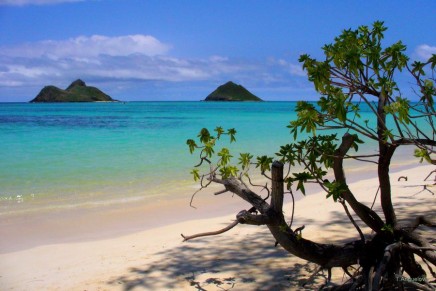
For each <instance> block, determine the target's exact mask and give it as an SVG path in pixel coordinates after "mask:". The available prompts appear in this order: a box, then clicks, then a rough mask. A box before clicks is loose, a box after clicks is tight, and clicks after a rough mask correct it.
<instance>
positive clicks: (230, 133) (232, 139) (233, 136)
mask: <svg viewBox="0 0 436 291" xmlns="http://www.w3.org/2000/svg"><path fill="white" fill-rule="evenodd" d="M227 134H228V135H230V142H231V143H232V142H235V141H236V138H235V135H236V130H235V129H234V128H230V129H229V130H227Z"/></svg>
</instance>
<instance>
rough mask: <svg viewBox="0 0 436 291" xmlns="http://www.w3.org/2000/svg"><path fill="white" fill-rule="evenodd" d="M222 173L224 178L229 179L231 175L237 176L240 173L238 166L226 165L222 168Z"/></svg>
mask: <svg viewBox="0 0 436 291" xmlns="http://www.w3.org/2000/svg"><path fill="white" fill-rule="evenodd" d="M220 174H221V177H222V178H223V179H228V178H230V177H236V176H237V175H238V168H237V167H235V166H226V167H222V168H220Z"/></svg>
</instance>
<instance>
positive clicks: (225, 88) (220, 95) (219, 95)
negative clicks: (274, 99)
mask: <svg viewBox="0 0 436 291" xmlns="http://www.w3.org/2000/svg"><path fill="white" fill-rule="evenodd" d="M204 101H263V100H262V99H260V98H259V97H257V96H256V95H254V94H252V93H251V92H249V91H248V90H247V89H245V88H244V87H243V86H241V85H238V84H235V83H233V82H231V81H229V82H227V83H225V84H224V85H221V86H219V87H218V88H217V89H216V90H215V91H213V92H212V93H210V94H209V96H207V97H206V99H205V100H204Z"/></svg>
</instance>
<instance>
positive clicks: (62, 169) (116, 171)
mask: <svg viewBox="0 0 436 291" xmlns="http://www.w3.org/2000/svg"><path fill="white" fill-rule="evenodd" d="M295 104H296V103H293V102H261V103H238V102H235V103H227V102H226V103H209V102H131V103H82V104H75V103H66V104H65V103H63V104H28V103H2V104H0V141H1V142H0V153H1V157H0V211H1V210H3V211H7V210H8V209H9V208H11V207H14V205H17V204H21V205H23V204H26V202H30V201H32V202H33V204H35V203H36V202H38V201H45V202H41V203H43V204H44V203H46V201H50V203H55V204H56V203H57V204H65V205H68V204H72V203H74V202H75V201H81V202H83V201H88V200H89V201H91V200H92V201H121V200H123V199H127V200H129V199H140V198H141V197H152V196H160V197H163V196H165V195H167V196H169V195H172V196H173V195H177V193H178V192H179V191H186V189H188V190H189V189H193V187H194V186H195V184H194V183H193V181H192V178H191V176H190V174H189V172H190V169H191V168H192V166H193V165H194V164H195V163H196V162H197V159H196V158H197V156H195V155H190V154H189V152H188V148H187V146H186V143H185V142H186V140H187V139H188V138H194V137H196V135H197V134H198V132H199V131H200V129H201V128H202V127H207V128H210V129H213V128H215V127H216V126H222V127H223V128H233V127H234V128H236V130H237V131H238V134H237V143H236V144H234V145H232V148H233V149H234V150H235V151H244V152H246V151H250V152H251V153H253V154H269V155H272V154H274V153H275V152H277V150H278V148H279V146H280V145H282V144H284V143H288V142H291V141H292V137H291V135H290V134H289V130H288V129H287V128H286V125H288V124H289V121H290V120H293V119H295V117H296V116H295V112H294V107H295ZM362 118H363V119H365V113H363V116H362ZM47 199H48V200H47Z"/></svg>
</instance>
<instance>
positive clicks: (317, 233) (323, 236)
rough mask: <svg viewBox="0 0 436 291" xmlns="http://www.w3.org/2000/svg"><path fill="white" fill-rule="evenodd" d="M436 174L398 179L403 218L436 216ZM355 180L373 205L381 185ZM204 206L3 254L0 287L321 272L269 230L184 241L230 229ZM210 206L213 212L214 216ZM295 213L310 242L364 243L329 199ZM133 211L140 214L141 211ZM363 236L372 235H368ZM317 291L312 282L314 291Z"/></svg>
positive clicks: (131, 284) (307, 200)
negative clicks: (149, 224) (180, 216)
mask: <svg viewBox="0 0 436 291" xmlns="http://www.w3.org/2000/svg"><path fill="white" fill-rule="evenodd" d="M432 169H433V167H431V166H419V168H415V169H409V170H403V171H400V172H394V173H393V174H392V181H394V182H393V184H394V193H395V196H394V201H395V204H396V206H397V209H398V210H397V214H398V215H399V216H400V217H404V216H405V215H406V214H407V213H416V212H420V213H422V214H429V215H435V214H436V204H435V195H434V194H432V193H431V192H430V191H425V190H424V191H422V190H423V188H422V187H420V186H416V185H421V184H423V183H424V182H423V179H424V178H425V176H427V173H429V172H430V171H431V170H432ZM353 175H354V176H353V180H355V182H353V184H352V187H351V189H352V191H354V192H355V194H358V196H359V197H360V199H362V200H363V201H366V203H367V205H371V204H372V200H373V198H374V194H375V192H376V185H377V183H376V180H375V179H374V178H370V177H361V176H359V172H356V173H354V174H353ZM399 176H408V181H407V182H397V178H398V177H399ZM350 180H351V179H350ZM430 183H433V182H432V181H430ZM405 186H407V187H405ZM415 186H416V187H415ZM429 189H431V190H433V189H432V188H429ZM435 192H436V190H435ZM288 198H289V197H288ZM212 199H216V198H212ZM223 199H224V198H223ZM226 199H227V198H226ZM200 200H201V198H200ZM199 203H200V204H201V209H202V210H201V211H200V212H195V211H193V213H194V214H195V215H196V216H197V215H198V219H191V220H186V221H181V222H179V223H173V222H171V221H169V222H168V223H169V224H168V223H167V224H166V225H163V226H159V227H155V228H149V229H146V230H142V231H141V230H138V231H136V232H134V233H131V234H123V235H113V236H112V237H110V236H109V237H108V236H103V237H101V238H98V236H97V237H96V238H95V239H91V240H90V239H89V238H88V239H86V240H82V241H81V240H80V239H76V240H73V241H72V242H62V243H56V244H50V241H48V242H47V244H44V243H39V244H38V245H37V246H35V247H32V248H23V249H21V250H17V251H7V252H3V253H1V254H0V270H1V272H0V289H1V290H301V289H302V287H301V283H302V282H304V281H305V280H306V279H307V278H308V274H310V273H311V272H313V270H314V269H315V268H316V266H315V265H314V264H311V263H308V262H306V261H304V260H301V259H298V258H296V257H293V256H291V255H289V254H288V253H286V252H284V251H283V250H282V249H281V248H280V247H277V248H275V247H274V239H273V238H272V237H271V235H270V234H269V233H268V231H267V230H266V228H265V227H255V226H237V228H234V229H232V230H231V231H229V232H227V233H225V234H223V235H220V236H213V237H207V238H201V239H197V240H193V241H192V242H185V243H183V242H182V238H181V237H180V233H182V232H183V233H185V234H192V233H197V232H202V231H210V230H216V229H219V228H222V227H224V226H226V225H227V224H228V223H230V222H231V221H232V219H233V218H234V214H232V215H223V213H221V215H218V216H216V214H219V212H216V211H217V210H216V207H217V206H220V205H217V204H215V205H213V204H212V205H210V206H208V205H207V204H206V203H204V204H202V203H201V202H199ZM170 206H171V208H170V209H172V211H170V212H171V213H173V214H174V215H175V216H177V208H174V205H170ZM170 206H168V207H170ZM208 207H210V209H211V210H210V211H211V212H213V213H212V214H211V213H208ZM220 207H221V206H220ZM232 207H233V208H232V209H230V210H233V209H235V210H236V209H242V208H238V207H242V206H241V205H240V204H235V205H232ZM296 208H297V210H296V217H295V221H294V226H301V225H303V224H304V225H306V228H305V229H304V231H303V236H304V237H305V238H310V239H313V240H317V241H320V242H338V243H340V242H344V241H346V240H347V239H350V238H351V239H356V238H358V234H357V232H356V230H355V229H354V228H353V226H352V225H351V224H350V223H349V221H348V219H347V217H346V216H345V214H344V212H343V210H342V206H341V205H340V204H338V203H336V204H335V203H333V202H332V201H327V200H326V199H325V194H323V193H319V194H314V195H309V196H307V197H304V198H303V199H301V200H299V201H297V205H296ZM375 208H376V209H379V205H378V204H377V203H376V205H375ZM290 209H291V204H290V203H289V202H287V205H286V206H285V211H286V212H287V214H289V213H290ZM125 210H126V211H125V212H124V214H125V215H128V213H129V211H128V209H125ZM214 211H215V212H214ZM133 213H134V215H138V212H136V211H133ZM162 213H163V214H161V216H159V213H158V212H156V213H155V214H154V215H155V216H154V219H155V221H156V223H157V222H159V220H160V219H163V217H162V216H163V215H167V214H168V213H167V212H165V211H163V212H162ZM235 213H236V211H235ZM212 216H215V217H212ZM205 217H206V218H205ZM207 217H211V218H207ZM184 219H187V217H184ZM164 222H165V221H164ZM82 223H86V222H82ZM161 224H162V223H157V225H161ZM41 231H47V230H44V229H42V230H41ZM365 231H366V233H367V234H369V231H368V230H367V229H366V230H365ZM435 234H436V233H435ZM78 237H80V236H78ZM433 237H435V236H434V235H433ZM324 278H325V274H322V273H321V274H320V275H318V276H317V277H316V278H315V279H314V281H315V284H320V283H322V282H323V280H324ZM342 278H343V273H342V272H340V271H339V270H337V271H336V272H335V279H336V281H337V282H340V281H341V280H342ZM311 283H314V282H313V281H312V282H311ZM313 287H314V285H310V284H309V286H308V288H313Z"/></svg>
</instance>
